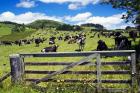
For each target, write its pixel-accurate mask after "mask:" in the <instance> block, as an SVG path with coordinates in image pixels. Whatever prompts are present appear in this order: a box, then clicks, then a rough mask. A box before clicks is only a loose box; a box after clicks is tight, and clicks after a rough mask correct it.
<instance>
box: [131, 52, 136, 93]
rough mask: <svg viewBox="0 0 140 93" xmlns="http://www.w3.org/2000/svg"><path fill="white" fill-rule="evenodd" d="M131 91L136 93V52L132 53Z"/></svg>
mask: <svg viewBox="0 0 140 93" xmlns="http://www.w3.org/2000/svg"><path fill="white" fill-rule="evenodd" d="M131 61H132V62H131V81H132V82H131V93H135V92H136V90H135V85H136V54H135V53H132V54H131Z"/></svg>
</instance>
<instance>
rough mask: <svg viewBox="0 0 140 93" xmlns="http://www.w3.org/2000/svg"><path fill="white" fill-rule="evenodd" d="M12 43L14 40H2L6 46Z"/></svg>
mask: <svg viewBox="0 0 140 93" xmlns="http://www.w3.org/2000/svg"><path fill="white" fill-rule="evenodd" d="M12 43H13V42H12V41H2V44H3V45H5V46H7V45H10V46H12Z"/></svg>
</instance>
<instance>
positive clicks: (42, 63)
mask: <svg viewBox="0 0 140 93" xmlns="http://www.w3.org/2000/svg"><path fill="white" fill-rule="evenodd" d="M72 63H74V62H25V65H26V66H45V65H49V66H50V65H51V66H57V65H70V64H72ZM130 63H131V62H130V61H116V62H101V64H102V65H130ZM83 65H96V64H95V62H85V63H83V64H80V66H83Z"/></svg>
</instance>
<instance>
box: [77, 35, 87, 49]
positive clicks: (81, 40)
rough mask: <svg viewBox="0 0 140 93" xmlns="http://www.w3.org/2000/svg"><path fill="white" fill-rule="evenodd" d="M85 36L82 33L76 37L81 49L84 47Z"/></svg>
mask: <svg viewBox="0 0 140 93" xmlns="http://www.w3.org/2000/svg"><path fill="white" fill-rule="evenodd" d="M85 39H86V38H85V37H84V36H83V35H81V36H80V37H79V39H78V43H79V50H80V51H83V50H84V47H85Z"/></svg>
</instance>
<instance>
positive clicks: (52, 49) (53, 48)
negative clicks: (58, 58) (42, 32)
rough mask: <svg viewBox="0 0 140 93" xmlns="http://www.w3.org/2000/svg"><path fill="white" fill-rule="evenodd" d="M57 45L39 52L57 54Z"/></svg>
mask: <svg viewBox="0 0 140 93" xmlns="http://www.w3.org/2000/svg"><path fill="white" fill-rule="evenodd" d="M58 47H59V46H58V45H54V46H50V47H45V48H43V49H42V50H41V52H57V49H58Z"/></svg>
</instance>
